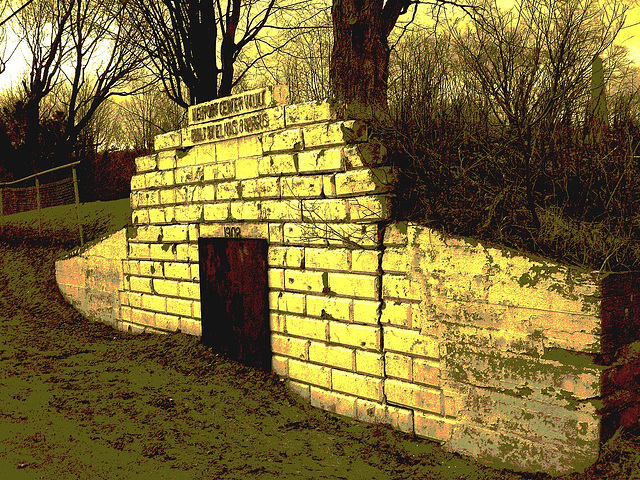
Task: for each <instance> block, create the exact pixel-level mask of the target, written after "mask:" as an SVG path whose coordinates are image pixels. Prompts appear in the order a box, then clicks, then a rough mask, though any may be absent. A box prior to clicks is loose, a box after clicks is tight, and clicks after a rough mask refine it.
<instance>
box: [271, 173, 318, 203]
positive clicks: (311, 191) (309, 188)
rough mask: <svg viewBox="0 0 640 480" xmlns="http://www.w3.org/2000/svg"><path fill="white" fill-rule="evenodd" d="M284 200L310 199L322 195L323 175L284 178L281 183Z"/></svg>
mask: <svg viewBox="0 0 640 480" xmlns="http://www.w3.org/2000/svg"><path fill="white" fill-rule="evenodd" d="M281 195H282V197H283V198H287V197H295V198H309V197H320V196H321V195H322V175H307V176H294V177H283V178H282V181H281Z"/></svg>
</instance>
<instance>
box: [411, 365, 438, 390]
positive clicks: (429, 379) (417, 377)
mask: <svg viewBox="0 0 640 480" xmlns="http://www.w3.org/2000/svg"><path fill="white" fill-rule="evenodd" d="M412 378H413V381H414V382H415V383H422V384H425V385H434V386H436V387H438V386H440V367H439V365H438V363H437V362H434V361H429V360H425V359H422V358H414V359H413V377H412Z"/></svg>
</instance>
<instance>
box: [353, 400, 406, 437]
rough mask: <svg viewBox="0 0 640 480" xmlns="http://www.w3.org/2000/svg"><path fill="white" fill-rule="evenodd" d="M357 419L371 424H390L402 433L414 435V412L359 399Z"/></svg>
mask: <svg viewBox="0 0 640 480" xmlns="http://www.w3.org/2000/svg"><path fill="white" fill-rule="evenodd" d="M356 418H357V419H358V420H361V421H365V422H369V423H383V424H389V425H391V426H393V428H395V429H397V430H400V431H402V432H405V433H413V410H409V409H406V408H400V407H395V406H392V405H380V404H379V403H374V402H370V401H367V400H362V399H358V403H357V405H356Z"/></svg>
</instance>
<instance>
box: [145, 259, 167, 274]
mask: <svg viewBox="0 0 640 480" xmlns="http://www.w3.org/2000/svg"><path fill="white" fill-rule="evenodd" d="M140 275H146V276H147V277H153V276H156V277H162V276H163V275H164V272H163V271H162V263H161V262H151V261H146V262H144V261H143V262H140Z"/></svg>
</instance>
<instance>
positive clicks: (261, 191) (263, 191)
mask: <svg viewBox="0 0 640 480" xmlns="http://www.w3.org/2000/svg"><path fill="white" fill-rule="evenodd" d="M279 196H280V179H279V178H277V177H266V178H253V179H250V180H244V181H242V198H278V197H279Z"/></svg>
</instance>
